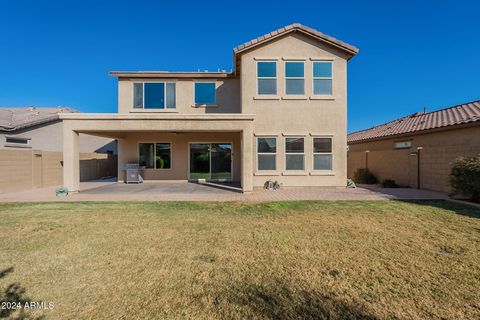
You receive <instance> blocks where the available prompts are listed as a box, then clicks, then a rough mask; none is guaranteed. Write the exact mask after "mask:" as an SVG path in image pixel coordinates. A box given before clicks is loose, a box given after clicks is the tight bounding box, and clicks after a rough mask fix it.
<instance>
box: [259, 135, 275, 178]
mask: <svg viewBox="0 0 480 320" xmlns="http://www.w3.org/2000/svg"><path fill="white" fill-rule="evenodd" d="M263 138H270V139H275V152H258V139H263ZM255 142H256V144H255V152H256V154H257V167H256V171H257V172H261V173H264V172H276V171H277V169H278V139H277V136H275V135H262V136H256V138H255ZM261 155H269V156H271V155H274V156H275V169H274V170H263V169H259V168H258V163H259V161H258V156H261Z"/></svg>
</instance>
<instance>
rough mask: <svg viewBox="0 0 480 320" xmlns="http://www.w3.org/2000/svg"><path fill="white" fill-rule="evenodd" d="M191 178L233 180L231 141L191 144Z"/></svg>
mask: <svg viewBox="0 0 480 320" xmlns="http://www.w3.org/2000/svg"><path fill="white" fill-rule="evenodd" d="M189 179H190V180H198V179H205V180H211V181H231V180H232V144H231V143H192V144H190V174H189Z"/></svg>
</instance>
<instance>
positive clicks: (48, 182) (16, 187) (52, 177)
mask: <svg viewBox="0 0 480 320" xmlns="http://www.w3.org/2000/svg"><path fill="white" fill-rule="evenodd" d="M116 172H117V156H116V155H109V154H98V153H82V154H80V176H81V181H87V180H94V179H99V178H102V177H106V176H115V175H116ZM62 184H63V153H61V152H50V151H40V150H0V193H8V192H18V191H23V190H30V189H34V188H41V187H48V186H61V185H62Z"/></svg>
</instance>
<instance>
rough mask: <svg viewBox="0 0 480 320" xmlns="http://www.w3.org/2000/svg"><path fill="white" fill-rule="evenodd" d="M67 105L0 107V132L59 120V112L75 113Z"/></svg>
mask: <svg viewBox="0 0 480 320" xmlns="http://www.w3.org/2000/svg"><path fill="white" fill-rule="evenodd" d="M77 112H78V111H77V110H75V109H72V108H67V107H54V108H36V107H27V108H0V132H1V131H4V132H5V131H7V132H11V131H15V130H19V129H26V128H29V127H33V126H36V125H39V124H44V123H48V122H53V121H57V120H59V119H60V118H59V115H58V114H59V113H77Z"/></svg>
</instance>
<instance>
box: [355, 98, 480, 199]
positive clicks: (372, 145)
mask: <svg viewBox="0 0 480 320" xmlns="http://www.w3.org/2000/svg"><path fill="white" fill-rule="evenodd" d="M348 145H349V151H348V177H349V178H353V175H354V173H355V171H356V170H357V169H359V168H365V167H368V169H370V171H372V172H373V174H375V175H376V176H377V178H379V180H383V179H393V180H395V181H396V183H397V184H399V185H401V186H409V187H412V188H422V189H429V190H436V191H444V192H449V191H450V185H449V182H448V177H449V174H450V170H451V165H452V162H453V161H454V160H455V159H456V158H458V157H460V156H465V157H475V156H479V155H480V100H479V101H473V102H469V103H465V104H461V105H457V106H453V107H450V108H447V109H442V110H437V111H433V112H417V113H414V114H412V115H409V116H406V117H403V118H400V119H397V120H393V121H391V122H388V123H385V124H382V125H379V126H376V127H373V128H370V129H367V130H362V131H358V132H353V133H351V134H349V135H348Z"/></svg>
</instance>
